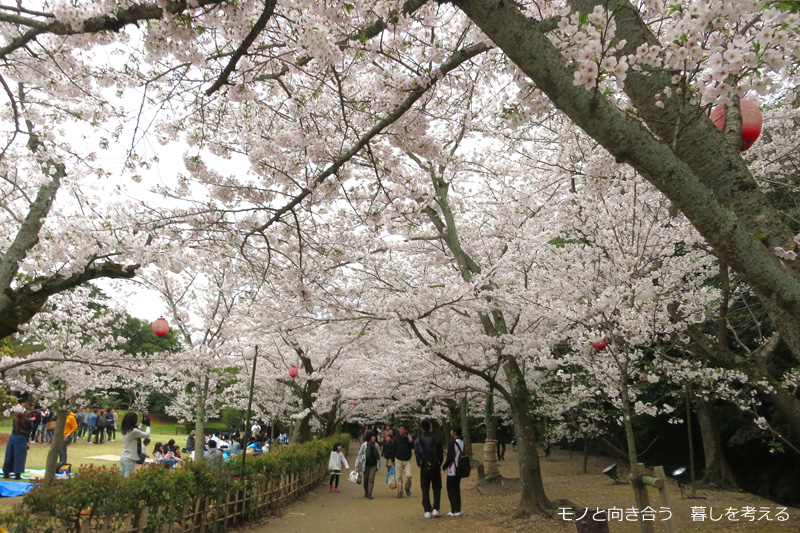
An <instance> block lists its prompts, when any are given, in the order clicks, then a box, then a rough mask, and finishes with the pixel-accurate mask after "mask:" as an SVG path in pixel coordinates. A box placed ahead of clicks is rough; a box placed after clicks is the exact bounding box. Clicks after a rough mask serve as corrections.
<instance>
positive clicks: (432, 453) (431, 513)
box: [414, 419, 444, 518]
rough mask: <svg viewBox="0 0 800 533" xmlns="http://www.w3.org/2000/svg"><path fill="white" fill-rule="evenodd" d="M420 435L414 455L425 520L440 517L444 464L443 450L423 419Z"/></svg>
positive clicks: (426, 420)
mask: <svg viewBox="0 0 800 533" xmlns="http://www.w3.org/2000/svg"><path fill="white" fill-rule="evenodd" d="M420 426H421V427H422V435H420V437H419V438H418V439H417V441H416V442H415V443H414V455H415V456H416V459H417V466H419V470H420V475H419V478H420V479H419V482H420V488H421V490H422V509H423V510H424V511H425V513H424V516H425V518H431V517H433V518H436V517H439V516H442V515H441V514H440V513H439V506H440V504H441V500H442V471H441V466H440V465H441V464H442V463H443V462H444V449H443V448H442V444H441V443H440V442H439V440H438V439H437V438H436V436H435V435H434V434H433V433H431V427H432V426H431V421H430V420H429V419H425V420H423V421H422V424H420ZM431 489H433V505H431V497H430V490H431Z"/></svg>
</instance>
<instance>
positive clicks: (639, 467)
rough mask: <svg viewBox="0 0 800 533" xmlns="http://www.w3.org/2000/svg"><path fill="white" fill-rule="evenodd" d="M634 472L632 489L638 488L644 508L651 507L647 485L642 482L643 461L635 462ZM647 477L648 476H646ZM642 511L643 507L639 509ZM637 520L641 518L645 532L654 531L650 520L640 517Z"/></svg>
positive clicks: (653, 532)
mask: <svg viewBox="0 0 800 533" xmlns="http://www.w3.org/2000/svg"><path fill="white" fill-rule="evenodd" d="M636 474H637V479H634V482H633V490H638V491H639V495H640V496H641V502H642V505H643V506H644V507H645V508H647V507H651V506H650V495H649V494H648V492H647V485H646V484H645V483H644V478H645V475H644V463H637V464H636ZM647 477H649V476H647ZM651 479H652V478H651ZM651 508H652V507H651ZM642 511H643V509H639V512H640V513H641V512H642ZM639 520H641V522H642V524H643V525H644V529H645V531H647V533H655V528H654V526H653V522H651V521H650V520H643V519H642V518H639Z"/></svg>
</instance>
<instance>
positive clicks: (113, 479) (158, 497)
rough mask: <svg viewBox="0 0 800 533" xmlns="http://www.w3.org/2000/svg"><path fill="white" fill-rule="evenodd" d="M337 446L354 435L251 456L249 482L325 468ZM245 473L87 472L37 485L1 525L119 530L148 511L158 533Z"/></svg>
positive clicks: (235, 463)
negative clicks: (84, 524) (125, 475)
mask: <svg viewBox="0 0 800 533" xmlns="http://www.w3.org/2000/svg"><path fill="white" fill-rule="evenodd" d="M334 442H339V443H341V444H342V445H343V446H347V444H349V442H350V436H349V435H347V434H342V435H336V436H334V437H331V438H329V439H325V440H316V441H312V442H308V443H305V444H293V445H291V446H289V447H287V448H281V449H278V450H275V451H272V452H270V453H268V454H265V455H262V456H248V457H247V460H246V462H245V467H246V473H245V474H246V476H245V479H246V481H247V483H254V482H257V481H260V480H263V479H280V477H281V476H282V475H287V474H299V473H302V472H304V471H307V470H309V469H320V468H324V466H325V465H326V464H327V461H328V457H329V456H330V452H331V450H332V449H333V443H334ZM241 472H242V463H241V458H240V457H239V458H234V459H232V460H231V461H230V462H227V463H224V464H223V465H222V466H221V467H219V468H208V467H207V466H206V465H205V464H204V463H203V464H199V463H194V462H191V461H189V462H186V463H184V464H183V465H181V467H179V468H176V469H173V470H170V469H167V468H164V467H163V466H160V465H146V466H137V467H136V470H135V471H134V473H133V476H131V477H130V478H129V479H124V478H122V477H121V476H120V474H119V469H118V468H117V467H101V468H97V467H89V468H86V469H81V471H80V472H78V473H77V474H76V475H74V476H73V477H72V478H71V479H58V480H54V481H52V482H48V483H41V484H39V485H38V486H37V487H36V488H34V489H33V490H32V491H30V492H29V493H28V494H26V495H25V496H24V498H23V503H22V505H20V506H19V507H17V508H16V509H15V510H14V511H12V512H9V513H4V514H0V524H2V525H3V526H4V527H6V528H8V529H9V531H13V532H14V533H28V532H57V531H58V532H61V531H66V532H73V531H74V532H78V531H82V530H81V521H82V520H83V521H84V522H85V520H86V519H87V518H90V517H91V518H93V519H94V520H92V526H93V528H97V530H98V531H99V530H102V531H120V530H121V529H123V528H124V527H126V526H127V525H129V523H130V519H131V516H132V515H134V514H138V513H139V512H141V511H142V510H143V509H145V508H149V509H150V512H149V513H148V518H147V528H145V531H156V530H158V529H159V528H161V527H162V526H166V525H169V524H171V523H172V522H173V521H175V520H178V519H179V518H180V516H181V513H182V511H183V509H184V507H185V506H186V505H188V504H191V503H193V502H195V501H196V500H197V499H198V498H203V499H204V498H209V499H210V500H211V501H218V500H220V499H222V498H224V497H225V495H226V494H227V493H228V492H229V491H230V490H235V489H236V488H238V487H241V486H242V484H243V483H244V481H243V480H242V479H240V476H241ZM156 507H158V512H155V508H156Z"/></svg>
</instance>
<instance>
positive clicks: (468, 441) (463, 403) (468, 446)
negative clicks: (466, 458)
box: [458, 394, 472, 456]
mask: <svg viewBox="0 0 800 533" xmlns="http://www.w3.org/2000/svg"><path fill="white" fill-rule="evenodd" d="M458 404H459V411H460V414H461V432H462V433H463V436H462V438H463V439H464V450H466V451H467V453H469V454H470V456H472V436H471V435H470V433H471V432H470V427H469V416H468V413H467V395H466V394H464V395H463V396H461V400H460V401H459V402H458Z"/></svg>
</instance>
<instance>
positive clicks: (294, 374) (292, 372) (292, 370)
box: [289, 365, 300, 378]
mask: <svg viewBox="0 0 800 533" xmlns="http://www.w3.org/2000/svg"><path fill="white" fill-rule="evenodd" d="M299 373H300V371H299V370H297V367H296V366H294V365H292V366H290V367H289V376H290V377H292V378H296V377H297V374H299Z"/></svg>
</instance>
